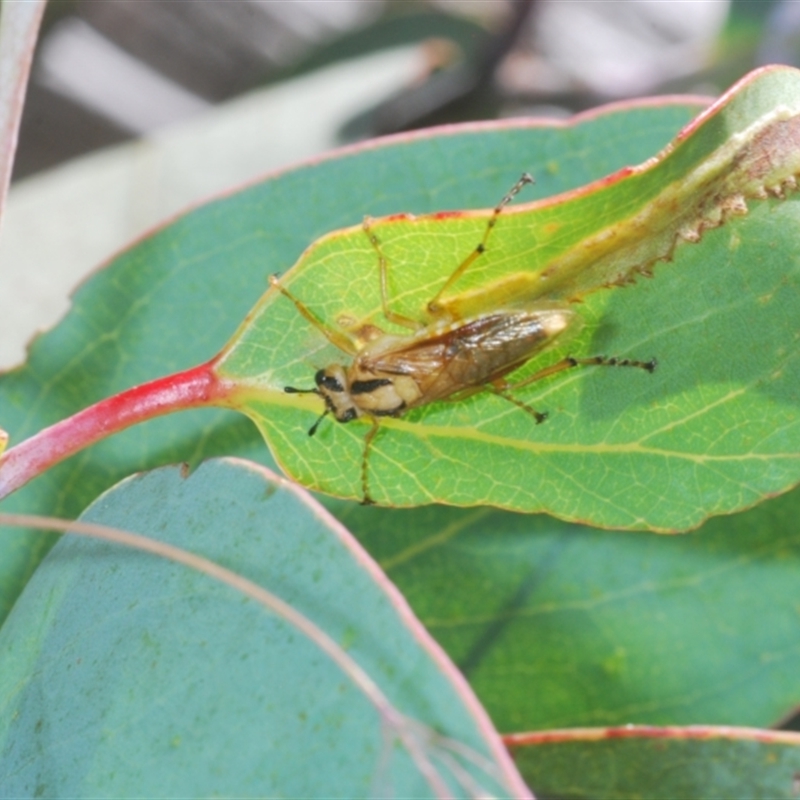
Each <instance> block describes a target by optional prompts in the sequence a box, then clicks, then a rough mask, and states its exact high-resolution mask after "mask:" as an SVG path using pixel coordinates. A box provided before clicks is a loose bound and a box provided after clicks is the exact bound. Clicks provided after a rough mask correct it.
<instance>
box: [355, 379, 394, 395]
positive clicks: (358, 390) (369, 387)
mask: <svg viewBox="0 0 800 800" xmlns="http://www.w3.org/2000/svg"><path fill="white" fill-rule="evenodd" d="M391 383H392V381H391V378H375V379H374V380H371V381H353V382H352V383H351V384H350V394H369V393H370V392H374V391H375V390H376V389H380V388H381V386H389V385H391Z"/></svg>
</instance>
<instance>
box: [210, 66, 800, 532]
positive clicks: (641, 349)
mask: <svg viewBox="0 0 800 800" xmlns="http://www.w3.org/2000/svg"><path fill="white" fill-rule="evenodd" d="M798 98H800V72H799V71H797V70H793V69H788V68H786V69H780V68H775V69H772V70H765V71H762V72H760V73H755V74H754V75H753V76H751V77H750V78H748V79H745V80H744V81H743V82H742V83H741V84H740V85H739V86H737V87H736V88H735V89H734V90H732V91H731V92H730V93H729V94H728V95H727V96H726V97H725V98H723V101H721V102H720V104H718V105H717V106H715V107H714V108H713V109H711V110H709V111H708V112H707V113H706V114H705V115H703V116H702V117H701V118H700V119H699V120H697V121H695V122H694V123H693V124H692V125H691V126H690V128H688V129H687V130H686V131H684V132H683V133H682V134H681V135H680V136H679V138H678V139H677V140H676V141H675V142H674V143H673V145H671V146H670V147H668V148H667V149H665V150H664V151H663V152H662V153H661V154H660V155H659V157H658V158H657V159H654V160H653V159H651V160H650V161H649V162H647V163H646V164H645V165H643V166H642V167H641V168H637V169H633V170H623V171H622V172H621V173H619V174H618V175H616V176H612V177H610V178H606V179H604V180H603V181H600V182H598V183H597V184H595V185H593V186H591V187H587V188H585V189H581V190H579V191H576V192H572V193H568V194H566V195H563V196H560V197H556V198H553V199H550V200H548V201H539V202H536V203H533V204H531V205H528V206H522V207H517V208H511V209H508V210H507V211H504V212H503V213H502V214H501V215H500V217H498V218H497V221H496V225H495V226H494V228H493V229H492V232H491V236H490V238H489V239H488V242H487V252H486V253H485V254H483V255H481V256H480V257H479V258H478V260H477V261H476V263H475V265H474V266H473V267H470V268H469V269H468V270H467V271H466V273H465V274H464V275H463V276H462V277H461V278H460V279H459V280H458V281H456V283H455V284H454V285H453V286H452V287H449V288H448V289H447V290H446V291H445V292H444V295H443V297H442V298H441V301H439V299H438V292H439V291H440V290H441V289H442V287H443V286H444V285H445V284H446V283H447V281H448V277H449V276H450V275H451V274H453V272H454V270H455V269H456V267H457V266H458V265H459V264H460V263H462V262H463V261H464V260H465V259H466V258H467V257H468V256H469V255H470V254H471V253H473V252H474V251H475V248H476V245H478V243H480V242H481V239H482V237H483V235H484V231H486V229H487V227H486V226H487V221H488V220H490V219H491V214H492V212H491V209H490V210H487V211H485V212H480V213H478V212H475V213H468V214H446V215H432V216H427V217H422V218H413V217H410V216H406V215H395V216H392V217H390V218H388V219H385V220H377V221H374V222H373V223H371V227H370V230H371V233H372V234H373V235H374V236H376V237H377V240H378V241H379V242H380V248H381V252H382V254H383V257H384V258H385V259H386V262H387V264H388V283H389V297H390V305H391V309H392V311H393V312H395V313H400V314H402V315H404V316H406V317H410V318H411V319H417V320H419V321H420V323H423V324H428V325H430V326H431V327H430V329H426V331H424V332H419V333H417V334H415V335H416V336H417V337H418V338H417V339H416V340H414V342H415V344H414V346H415V347H416V346H422V345H423V344H424V342H425V341H426V337H432V336H434V335H436V336H439V335H441V330H442V327H441V326H442V324H444V323H451V322H452V321H453V320H454V319H455V320H460V319H464V318H470V317H471V316H474V315H476V314H489V313H496V312H497V311H498V310H502V309H508V308H519V307H522V308H524V309H525V310H527V311H531V312H532V311H534V310H544V309H552V307H553V304H555V303H562V304H563V303H565V302H566V301H571V302H572V303H577V302H578V301H582V302H581V305H580V308H579V311H577V312H575V311H574V309H575V307H576V306H574V305H573V306H572V308H571V310H570V311H569V312H566V313H570V314H571V313H576V314H577V317H578V320H579V321H580V322H582V323H583V329H582V331H581V332H580V334H578V335H577V336H576V337H574V338H571V339H569V341H567V342H566V343H559V341H557V342H556V347H555V349H554V351H553V352H552V353H548V354H547V356H543V357H541V358H539V357H535V358H533V359H532V360H531V361H530V362H529V363H528V364H526V365H525V366H524V367H523V368H521V369H518V370H517V371H515V372H513V376H512V377H510V381H511V382H512V383H514V382H515V381H524V380H525V379H526V378H529V377H531V376H533V375H535V373H536V372H537V371H538V370H540V369H541V368H543V367H546V366H547V365H548V364H553V363H555V362H557V361H559V360H560V358H563V357H565V356H567V355H568V354H571V355H575V356H594V355H597V354H599V353H606V354H613V355H616V356H621V357H625V358H633V359H640V360H648V359H650V358H651V357H653V356H655V357H657V359H658V361H659V363H660V367H659V369H658V371H657V372H656V374H655V375H653V376H650V375H648V374H646V373H645V371H634V370H623V369H619V370H612V369H583V370H582V371H578V370H572V371H569V372H566V371H564V372H561V373H559V374H558V375H557V376H555V377H551V378H549V379H548V380H547V381H546V382H544V381H543V382H541V383H539V382H535V383H532V384H530V385H527V386H525V387H524V388H523V389H520V390H518V391H516V392H514V394H515V396H516V399H517V400H519V401H521V402H523V403H525V404H526V405H527V406H528V408H535V409H538V410H540V411H545V410H548V411H550V412H551V418H550V420H549V421H548V422H547V424H546V425H536V424H535V422H534V420H533V419H532V418H531V416H530V415H529V414H525V413H524V412H523V411H521V410H520V409H519V407H518V406H516V405H513V404H511V403H509V402H508V401H507V399H505V398H502V397H499V396H497V395H496V394H494V393H492V392H482V393H480V394H477V395H473V396H471V397H469V398H468V399H463V398H462V399H458V400H457V401H456V402H451V403H446V402H437V403H433V404H423V405H424V407H419V408H413V409H412V410H410V411H409V412H408V413H406V414H404V415H403V417H402V418H399V419H393V418H390V417H381V418H380V429H379V432H378V434H377V436H375V438H374V439H373V440H372V443H371V445H370V446H369V450H367V445H366V444H365V436H366V435H367V433H368V432H369V431H370V429H371V426H372V425H373V424H374V422H373V418H371V417H370V416H369V415H365V416H363V417H361V419H359V420H356V421H354V422H352V424H349V425H346V426H344V425H337V424H334V423H330V424H327V425H325V426H324V427H321V428H320V431H319V434H318V435H317V436H316V437H314V439H309V438H308V437H306V436H304V435H303V434H304V431H306V430H308V429H309V428H310V426H311V425H312V423H313V422H314V420H315V419H316V418H317V417H319V414H320V412H321V411H322V410H323V409H324V404H323V403H322V401H321V399H320V398H319V397H316V396H315V395H314V394H305V395H303V396H301V397H298V395H297V394H290V395H287V394H285V393H284V391H283V389H284V387H286V386H290V387H300V388H304V389H311V388H313V380H312V378H313V375H314V372H315V371H316V370H317V369H318V368H320V367H325V366H327V365H329V364H342V363H344V364H345V365H346V364H347V363H349V357H348V356H347V354H346V353H343V352H341V347H343V345H340V344H339V343H338V342H336V344H337V347H338V348H339V349H337V347H334V346H333V344H331V342H329V341H328V338H326V336H325V335H324V329H323V325H324V326H326V327H327V328H328V329H330V330H332V331H337V334H336V335H338V336H340V337H341V338H343V339H350V340H352V341H353V343H354V345H353V348H352V349H354V350H355V349H357V348H358V349H359V352H360V349H361V348H364V346H365V343H364V338H365V337H364V335H363V334H361V332H360V330H361V326H370V330H371V331H374V327H378V328H382V329H387V330H390V331H391V333H392V335H395V336H396V335H398V334H399V331H400V329H399V328H398V327H397V326H396V325H394V326H392V325H387V323H386V321H385V317H384V314H383V312H382V310H381V295H380V282H379V279H378V273H379V256H378V253H377V252H376V249H375V247H373V246H372V244H371V243H370V240H369V237H368V236H366V235H365V233H364V231H363V230H362V228H361V226H356V227H354V228H350V229H348V230H343V231H338V232H335V233H333V234H331V235H329V236H326V237H324V238H323V239H321V240H320V241H318V242H317V243H315V244H314V245H312V246H311V247H310V248H309V249H308V250H307V251H306V253H305V254H304V256H303V258H301V260H300V261H299V262H298V264H297V266H296V267H295V268H294V269H293V270H292V271H291V272H290V273H289V274H287V275H286V277H285V278H284V279H283V280H282V281H281V285H282V286H283V287H284V289H285V290H288V291H290V292H291V293H292V294H293V296H294V297H295V298H298V299H299V300H300V301H301V302H302V303H303V304H304V305H305V306H306V307H307V308H308V309H309V313H310V314H311V315H314V316H315V317H317V318H319V320H320V321H319V323H318V324H316V323H314V320H312V319H309V318H307V317H308V316H309V314H306V315H305V316H304V315H303V314H301V313H300V309H299V308H296V307H295V305H293V303H292V302H290V299H289V298H288V297H286V296H284V295H283V294H282V293H281V292H279V291H277V290H273V291H271V292H268V293H267V294H266V295H265V296H264V298H263V299H262V301H261V302H260V303H259V304H258V305H257V306H256V308H255V309H254V310H253V311H252V312H251V314H250V315H249V317H248V319H247V321H246V322H245V324H244V325H243V326H242V328H241V329H240V330H239V332H238V333H237V335H236V336H235V337H234V339H233V341H232V342H231V344H230V345H229V346H228V348H226V350H225V351H224V353H223V356H222V359H221V361H220V362H219V365H218V367H217V369H218V372H219V374H220V375H221V376H222V377H223V378H226V379H230V380H232V381H233V382H235V383H237V384H239V385H240V387H241V391H240V392H239V396H237V397H236V398H235V403H236V406H237V407H238V408H240V409H241V410H243V411H244V412H245V413H247V414H248V415H249V416H251V417H252V418H253V419H254V420H255V422H256V424H257V425H258V426H259V428H260V429H261V430H262V432H263V434H264V436H265V438H266V439H267V441H268V442H269V443H270V446H271V448H272V451H273V453H274V455H275V457H276V458H277V460H278V461H279V463H281V465H282V466H283V467H284V469H285V470H286V472H287V473H288V474H289V475H291V476H293V477H295V478H296V479H297V480H299V481H300V482H301V483H303V484H305V485H307V486H310V487H311V488H314V489H318V490H321V491H324V492H327V493H330V494H334V495H339V496H343V497H349V498H362V497H364V496H365V495H366V493H367V491H366V490H367V488H368V493H369V497H370V498H371V499H373V500H376V501H378V502H382V503H386V504H391V505H400V506H410V505H419V504H422V503H429V502H446V503H452V504H455V505H476V504H486V503H488V504H492V505H496V506H500V507H505V508H510V509H514V510H519V511H547V512H549V513H551V514H555V515H556V516H559V517H562V518H565V519H570V520H578V521H586V522H589V523H591V524H593V525H600V526H605V527H617V528H630V529H656V530H662V531H666V530H684V529H687V528H691V527H693V526H696V525H698V524H699V523H701V522H702V521H703V520H704V519H706V518H707V517H708V516H710V515H712V514H721V513H726V512H730V511H734V510H738V509H741V508H746V507H748V506H752V505H754V504H755V503H757V502H758V501H759V500H761V499H762V498H763V497H765V496H767V495H770V494H774V493H776V492H780V491H785V490H786V489H787V488H790V487H791V486H792V485H794V484H795V483H797V481H798V479H799V478H800V424H799V418H798V403H797V398H798V396H800V358H798V357H797V347H796V339H797V324H796V320H797V319H798V315H800V292H799V291H798V287H799V286H800V281H799V280H798V279H799V278H800V259H799V258H798V255H797V253H798V233H797V231H798V225H800V204H798V203H797V202H796V201H794V200H789V201H774V200H773V201H771V202H769V201H767V200H766V199H764V198H766V197H767V196H768V195H769V193H772V194H774V195H780V196H782V195H783V194H784V193H785V191H787V190H789V189H791V188H794V187H795V185H796V182H795V178H794V176H795V174H800V156H798V155H797V153H798V152H799V151H800V101H798ZM541 160H544V159H541ZM551 163H554V167H553V168H554V169H560V163H559V161H558V159H557V157H556V156H552V158H551ZM498 199H499V196H498ZM748 203H749V208H750V210H749V212H748V210H747V209H748ZM742 214H746V216H744V217H742V216H741V215H742ZM731 215H739V216H737V217H732V216H731ZM723 223H724V224H723ZM719 226H722V227H719ZM710 228H716V229H715V230H709V229H710ZM701 235H702V243H701V244H699V245H695V246H694V247H688V246H683V247H677V248H676V243H678V242H679V241H684V240H689V241H695V240H699V239H700V238H701ZM665 259H674V263H672V264H671V265H669V266H662V265H660V264H659V265H658V266H657V267H656V269H655V277H654V278H653V279H652V280H644V279H640V280H639V282H638V283H637V284H636V286H634V287H628V288H626V289H625V290H624V291H623V290H621V289H614V290H613V291H608V290H607V291H603V292H599V291H597V290H599V289H608V287H609V286H611V287H618V286H623V285H626V284H629V283H630V282H631V281H632V280H633V279H634V277H636V276H637V274H638V275H639V276H640V277H641V275H642V274H644V275H649V274H650V272H651V270H652V269H653V266H654V265H655V264H656V263H657V262H659V261H663V260H665ZM593 292H594V293H593ZM592 293H593V294H592ZM587 294H588V295H589V296H587ZM434 298H437V303H439V305H441V306H443V307H444V311H443V312H441V313H438V314H434V313H433V312H431V311H430V308H429V306H428V303H429V301H431V300H433V299H434ZM584 301H585V302H584ZM426 309H427V310H426ZM445 312H447V313H445ZM345 319H346V320H350V323H349V325H350V328H351V333H350V334H349V335H348V336H344V335H343V333H342V331H343V330H344V329H343V326H342V325H341V324H340V322H341V320H345ZM312 323H314V324H312ZM575 327H576V328H578V327H580V326H579V325H578V324H577V321H576V323H575ZM428 331H429V332H428ZM423 334H424V335H423ZM399 335H400V336H401V338H400V339H399V340H396V341H394V340H393V341H394V343H393V344H392V345H391V347H392V348H394V350H391V351H390V353H391V352H397V351H400V350H401V349H402V348H404V347H408V346H409V345H410V342H411V340H410V338H409V337H410V334H409V332H408V331H406V332H405V334H399ZM507 335H508V336H509V338H511V337H513V336H514V335H515V334H514V331H513V330H509V331H508V334H507ZM330 336H333V334H329V338H330ZM450 336H451V338H450V339H448V341H449V342H450V343H451V344H452V345H459V344H460V342H461V340H459V338H458V337H457V335H456V334H450ZM380 342H382V340H379V342H378V344H380ZM365 352H366V351H365ZM381 353H382V354H383V353H384V350H383V349H381ZM383 357H384V360H385V361H386V363H387V366H386V367H385V368H384V371H380V369H378V370H376V369H375V368H374V367H373V366H372V365H373V363H374V360H371V357H370V356H369V355H366V356H364V361H363V366H361V367H359V368H358V369H359V371H358V372H354V373H353V374H354V375H358V377H359V379H360V380H366V379H368V378H370V377H378V378H386V376H387V375H394V374H395V372H393V370H394V369H398V370H399V371H400V372H402V371H403V370H404V369H406V368H405V367H404V366H400V367H397V368H395V367H393V366H392V365H391V364H390V361H391V358H390V354H386V355H384V356H383ZM356 358H359V356H357V357H356ZM442 358H443V360H444V361H447V357H442ZM487 359H489V356H487V355H485V352H483V351H481V350H480V349H478V348H476V349H475V350H474V354H473V356H472V360H471V362H470V363H472V364H475V365H476V369H477V368H478V366H479V365H481V364H483V363H484V361H485V363H486V364H487V367H486V371H485V372H484V373H483V374H484V375H487V374H489V375H491V374H493V373H492V372H491V369H490V367H491V368H494V369H496V368H497V365H496V364H495V362H491V361H488V360H487ZM515 359H516V357H515ZM515 359H514V360H515ZM449 363H450V362H447V364H449ZM512 363H513V361H512ZM437 364H438V362H437ZM447 364H444V368H446V366H447ZM442 368H443V367H441V366H437V367H436V369H442ZM407 374H410V373H407ZM458 374H460V373H458ZM353 379H355V378H353ZM389 380H396V378H389ZM471 386H472V387H474V384H469V383H460V382H459V381H458V379H454V381H453V390H454V391H456V393H457V392H458V390H459V389H463V388H470V387H471ZM337 396H339V397H340V396H341V394H338V395H337ZM367 396H368V397H369V396H371V393H367ZM456 396H457V394H456ZM353 402H356V401H355V400H354V401H353ZM396 405H397V402H396V399H395V398H392V399H391V404H390V405H388V408H389V409H393V408H395V407H396ZM367 441H368V440H367ZM362 470H363V472H364V473H365V474H366V476H367V478H366V480H367V481H368V487H366V486H365V483H364V480H363V479H362Z"/></svg>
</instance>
